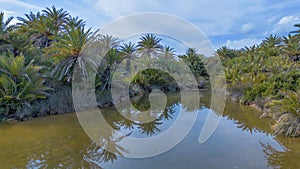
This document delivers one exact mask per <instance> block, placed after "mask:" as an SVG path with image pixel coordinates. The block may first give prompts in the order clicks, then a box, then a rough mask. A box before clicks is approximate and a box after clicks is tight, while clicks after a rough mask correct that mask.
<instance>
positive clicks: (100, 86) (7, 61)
mask: <svg viewBox="0 0 300 169" xmlns="http://www.w3.org/2000/svg"><path fill="white" fill-rule="evenodd" d="M11 20H12V18H9V19H7V20H4V13H1V14H0V21H1V23H0V24H1V27H0V34H1V36H0V121H5V120H12V119H13V120H20V121H22V120H27V119H29V118H34V117H40V116H47V115H55V114H62V113H68V112H74V108H73V101H72V80H73V79H72V78H73V77H72V75H73V73H74V66H75V64H80V65H84V66H83V67H84V68H82V70H81V71H80V72H76V73H78V74H80V75H83V76H86V75H88V73H89V71H91V70H97V74H96V79H95V93H96V96H97V103H98V106H99V107H105V106H112V105H113V103H112V96H111V93H110V92H109V91H110V89H111V87H112V77H113V75H114V76H120V77H122V76H123V75H122V74H114V71H115V70H116V69H117V66H118V65H123V67H124V70H123V73H124V74H125V75H126V77H131V79H133V80H132V81H131V84H130V90H129V95H130V96H131V97H133V96H139V95H147V94H149V93H150V92H151V91H152V90H153V89H160V90H161V91H163V92H166V93H168V92H169V93H172V92H178V91H180V89H179V87H178V85H177V84H176V82H175V81H174V79H173V77H171V76H170V75H168V74H167V73H165V72H164V71H160V70H157V69H146V70H144V71H142V72H140V73H138V74H137V75H136V76H134V77H133V74H135V72H136V71H137V69H136V67H137V65H138V64H145V65H150V64H158V65H160V66H162V67H164V68H166V69H168V70H169V71H170V72H172V73H174V75H176V76H178V78H180V79H182V80H183V82H184V83H187V84H189V83H188V81H189V79H187V78H185V76H184V73H185V72H178V69H177V67H176V66H178V64H180V61H183V62H184V63H185V64H186V65H188V66H189V68H190V70H191V71H192V73H193V75H194V77H195V79H196V81H197V85H196V86H195V85H194V86H192V85H190V86H189V85H187V86H186V87H187V89H193V88H198V89H209V88H210V84H209V81H208V79H209V76H208V73H207V71H206V69H205V66H206V65H208V64H212V65H213V63H214V62H215V60H214V58H217V57H219V58H220V59H221V61H222V64H223V67H224V69H225V75H226V81H227V95H228V96H229V98H230V99H231V100H232V101H235V102H239V103H240V104H243V105H252V106H255V107H256V108H258V109H260V110H261V111H262V112H263V113H262V116H261V117H260V118H273V119H274V120H275V121H276V122H277V123H276V125H274V126H272V127H273V131H274V133H275V134H280V135H281V134H282V135H285V136H287V137H299V136H300V24H296V25H295V27H296V28H298V29H299V30H296V31H292V32H291V34H290V35H288V36H286V37H279V36H277V35H270V36H268V37H267V38H266V39H265V40H263V41H262V43H261V44H258V45H254V46H250V47H244V48H242V49H230V48H228V47H221V48H219V49H218V50H217V51H216V52H215V53H214V56H211V57H210V58H211V59H205V61H203V60H204V56H203V55H201V54H199V53H198V52H197V51H196V50H195V49H191V48H190V49H187V51H186V53H184V54H177V53H176V51H175V49H173V48H172V47H170V46H163V45H162V43H161V40H162V39H160V38H159V37H157V36H156V35H153V34H145V35H142V36H141V37H140V39H139V41H138V42H136V43H133V42H129V43H124V42H122V41H121V40H120V39H117V38H114V37H112V36H110V35H97V36H94V33H93V32H92V31H91V28H88V29H87V28H86V25H85V22H84V21H83V20H82V19H80V18H78V17H73V16H71V15H70V14H69V13H68V12H67V11H65V10H63V9H56V8H55V7H54V6H53V7H51V8H46V9H45V10H42V11H41V12H38V13H36V14H34V13H32V12H31V13H29V14H25V17H18V20H19V23H17V24H15V25H11V24H10V22H11ZM91 41H92V44H93V45H94V44H97V45H99V46H101V47H103V49H105V50H104V51H100V52H102V53H103V55H104V58H105V59H104V61H102V62H101V64H100V66H99V67H97V68H95V67H93V66H91V65H95V64H94V63H93V61H91V62H92V63H89V64H87V63H86V62H84V59H85V58H83V56H82V55H80V54H81V52H82V50H84V47H85V45H87V43H89V42H91ZM142 56H143V58H145V60H143V62H142V63H140V62H137V58H141V57H142ZM96 61H97V60H95V61H94V62H96ZM208 62H209V63H208ZM139 66H143V65H139ZM121 84H122V83H121Z"/></svg>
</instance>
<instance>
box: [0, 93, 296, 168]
mask: <svg viewBox="0 0 300 169" xmlns="http://www.w3.org/2000/svg"><path fill="white" fill-rule="evenodd" d="M192 99H193V98H191V100H192ZM141 100H142V101H141V102H139V104H138V105H137V107H139V108H140V109H147V104H144V103H147V101H144V100H143V99H141ZM208 103H209V97H207V96H204V98H202V101H201V106H200V108H199V115H198V118H197V120H196V124H195V125H194V127H193V128H192V130H191V132H190V133H189V134H188V135H187V137H186V138H185V139H184V140H183V141H182V142H181V143H179V144H178V145H177V146H176V147H174V148H173V149H171V150H170V151H167V152H166V153H163V154H161V155H158V156H155V157H150V158H143V159H129V158H124V157H122V154H124V153H126V150H124V149H122V148H121V147H116V150H118V151H116V152H118V154H119V155H114V154H113V153H110V152H108V151H105V150H103V149H102V148H101V147H99V146H97V145H95V144H94V143H92V141H91V140H90V138H89V137H88V136H87V135H86V134H85V132H84V131H83V129H82V128H81V126H80V124H79V122H78V119H77V117H76V114H75V113H70V114H65V115H59V116H50V117H43V118H38V119H32V120H29V121H25V122H2V123H0V136H1V138H0V150H1V151H0V168H1V169H2V168H3V169H6V168H108V169H111V168H113V169H141V168H142V169H158V168H163V169H165V168H172V169H173V168H174V169H194V168H195V169H199V168H204V169H207V168H209V169H214V168H220V169H224V168H226V169H230V168H249V169H253V168H287V169H288V168H290V169H299V168H300V160H299V159H300V139H291V138H284V137H275V136H273V135H272V134H270V131H271V129H270V127H269V126H270V123H271V124H272V121H271V120H268V119H259V118H258V117H259V116H260V112H258V111H256V110H255V109H253V108H251V107H243V106H240V105H239V104H236V103H232V102H230V101H228V102H227V103H226V107H225V111H224V113H223V115H222V120H221V122H220V124H219V126H218V128H217V130H216V131H215V133H214V134H213V135H212V137H210V139H209V140H208V141H207V142H205V143H204V144H200V143H199V142H198V137H199V133H200V131H201V128H202V126H203V123H204V120H205V118H206V116H207V114H208V110H209V109H208V108H207V107H208ZM179 106H182V105H181V104H180V102H179V98H178V96H177V95H170V96H169V97H168V103H167V108H166V109H165V111H162V112H163V113H162V114H161V115H160V116H159V117H158V119H157V120H156V121H155V122H153V123H145V124H139V123H135V122H132V121H129V120H126V119H125V118H123V117H122V116H120V114H118V112H116V111H115V110H113V109H111V108H106V109H102V113H103V115H104V117H105V118H106V120H107V122H108V123H109V124H111V125H112V126H113V127H114V128H115V129H118V130H120V131H123V132H127V133H130V135H131V136H134V137H143V138H146V137H153V136H156V135H158V134H159V133H162V132H164V131H165V130H166V129H167V128H168V127H170V126H171V125H172V123H173V122H174V120H175V119H176V116H177V115H178V113H177V112H176V110H177V109H178V107H179ZM124 109H126V108H124ZM126 110H127V111H129V112H130V109H126ZM107 134H108V137H106V138H108V139H109V132H108V133H107Z"/></svg>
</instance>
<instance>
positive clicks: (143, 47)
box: [137, 34, 162, 58]
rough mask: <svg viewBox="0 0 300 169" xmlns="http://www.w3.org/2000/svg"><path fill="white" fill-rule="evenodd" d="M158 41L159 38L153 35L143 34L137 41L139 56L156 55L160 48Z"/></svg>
mask: <svg viewBox="0 0 300 169" xmlns="http://www.w3.org/2000/svg"><path fill="white" fill-rule="evenodd" d="M160 41H161V39H160V38H158V37H156V36H155V35H153V34H146V35H145V36H142V37H141V38H140V41H139V42H138V46H137V47H138V52H139V53H140V54H141V56H144V55H145V56H148V57H152V58H153V57H157V56H158V54H159V52H160V51H161V49H162V46H161V45H160V44H159V43H160Z"/></svg>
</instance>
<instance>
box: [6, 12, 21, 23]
mask: <svg viewBox="0 0 300 169" xmlns="http://www.w3.org/2000/svg"><path fill="white" fill-rule="evenodd" d="M2 12H3V13H4V20H5V21H6V20H7V19H8V18H10V17H14V18H13V19H12V20H11V21H10V23H9V25H14V24H16V23H18V22H19V21H18V20H17V19H16V16H17V12H15V11H8V10H3V11H2Z"/></svg>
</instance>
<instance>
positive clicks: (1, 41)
mask: <svg viewBox="0 0 300 169" xmlns="http://www.w3.org/2000/svg"><path fill="white" fill-rule="evenodd" d="M12 20H13V17H9V18H8V19H7V20H6V21H4V12H1V13H0V51H5V50H7V48H8V47H9V46H10V42H9V40H8V37H9V34H10V33H11V31H12V28H13V26H12V25H9V24H10V22H11V21H12Z"/></svg>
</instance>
